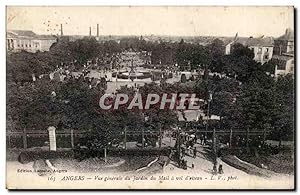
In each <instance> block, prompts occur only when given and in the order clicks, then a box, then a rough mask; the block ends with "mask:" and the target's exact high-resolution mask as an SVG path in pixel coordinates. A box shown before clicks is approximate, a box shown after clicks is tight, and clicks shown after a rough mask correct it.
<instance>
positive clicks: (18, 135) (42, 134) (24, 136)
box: [6, 129, 270, 149]
mask: <svg viewBox="0 0 300 195" xmlns="http://www.w3.org/2000/svg"><path fill="white" fill-rule="evenodd" d="M172 131H173V132H177V131H176V130H172ZM193 132H195V133H197V134H199V133H200V134H201V133H203V134H207V133H211V134H213V135H229V139H230V143H231V140H232V137H233V135H235V136H237V135H240V136H246V139H247V140H249V137H250V136H263V137H262V138H263V140H265V139H266V136H267V134H269V132H270V131H269V130H249V129H212V130H207V131H206V130H205V129H194V131H193ZM87 133H88V131H79V130H72V129H66V130H57V131H56V132H55V134H56V138H57V139H58V138H61V139H64V140H63V142H64V143H65V142H67V143H65V145H70V147H71V148H74V145H75V138H83V137H85V136H86V134H87ZM161 133H162V132H161V131H146V130H144V131H143V130H141V131H132V130H126V129H125V130H124V131H123V132H121V135H122V136H124V142H127V138H126V137H127V136H142V137H144V136H147V135H155V136H158V137H161V136H159V135H160V134H161ZM187 133H189V132H187ZM48 137H49V134H48V131H47V130H44V131H42V130H34V131H33V130H31V131H28V130H26V129H24V130H23V131H16V132H11V131H9V132H7V134H6V140H7V146H8V148H12V144H11V141H12V139H19V142H20V141H21V140H22V144H20V143H19V145H22V148H24V149H27V148H29V147H28V139H30V138H46V139H45V141H47V140H48ZM20 139H21V140H20ZM142 140H144V139H142ZM70 147H69V148H70ZM67 148H68V147H67Z"/></svg>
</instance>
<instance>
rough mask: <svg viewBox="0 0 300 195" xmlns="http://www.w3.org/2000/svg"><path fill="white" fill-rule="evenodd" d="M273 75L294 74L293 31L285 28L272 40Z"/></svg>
mask: <svg viewBox="0 0 300 195" xmlns="http://www.w3.org/2000/svg"><path fill="white" fill-rule="evenodd" d="M272 62H273V63H274V64H275V73H274V74H275V77H278V76H279V75H286V74H294V31H293V30H292V29H286V31H285V34H284V35H282V36H280V37H278V38H277V39H276V40H275V41H274V56H273V59H272Z"/></svg>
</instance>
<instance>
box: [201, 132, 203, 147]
mask: <svg viewBox="0 0 300 195" xmlns="http://www.w3.org/2000/svg"><path fill="white" fill-rule="evenodd" d="M200 144H201V145H203V134H201V136H200Z"/></svg>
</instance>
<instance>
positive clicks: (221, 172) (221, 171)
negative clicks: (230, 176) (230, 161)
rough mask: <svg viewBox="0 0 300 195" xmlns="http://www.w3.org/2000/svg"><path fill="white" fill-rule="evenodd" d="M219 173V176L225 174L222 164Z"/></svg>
mask: <svg viewBox="0 0 300 195" xmlns="http://www.w3.org/2000/svg"><path fill="white" fill-rule="evenodd" d="M218 173H219V174H223V173H224V171H223V166H222V165H221V164H220V165H219V169H218Z"/></svg>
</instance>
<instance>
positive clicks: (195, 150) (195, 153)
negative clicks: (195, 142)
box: [193, 147, 197, 158]
mask: <svg viewBox="0 0 300 195" xmlns="http://www.w3.org/2000/svg"><path fill="white" fill-rule="evenodd" d="M196 156H197V149H196V147H195V148H194V156H193V157H194V158H196Z"/></svg>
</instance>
